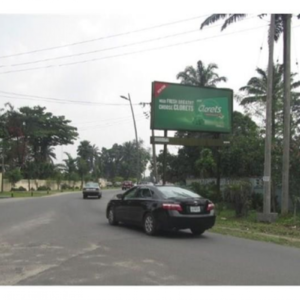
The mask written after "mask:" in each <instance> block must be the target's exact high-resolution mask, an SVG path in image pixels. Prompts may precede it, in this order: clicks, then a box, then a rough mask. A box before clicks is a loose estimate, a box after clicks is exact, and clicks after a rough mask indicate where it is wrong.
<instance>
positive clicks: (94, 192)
mask: <svg viewBox="0 0 300 300" xmlns="http://www.w3.org/2000/svg"><path fill="white" fill-rule="evenodd" d="M82 194H83V199H87V198H88V197H89V196H94V197H98V199H100V198H101V197H102V192H101V188H100V186H99V184H98V183H97V182H87V183H86V184H85V185H84V186H83V190H82Z"/></svg>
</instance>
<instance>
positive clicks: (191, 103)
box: [151, 81, 233, 133]
mask: <svg viewBox="0 0 300 300" xmlns="http://www.w3.org/2000/svg"><path fill="white" fill-rule="evenodd" d="M232 111H233V91H232V90H231V89H219V88H208V87H203V88H202V87H197V86H191V85H183V84H177V83H168V82H157V81H155V82H153V83H152V102H151V129H158V130H184V131H198V132H216V133H231V130H232Z"/></svg>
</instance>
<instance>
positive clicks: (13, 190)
mask: <svg viewBox="0 0 300 300" xmlns="http://www.w3.org/2000/svg"><path fill="white" fill-rule="evenodd" d="M10 191H11V192H26V191H27V190H26V189H25V188H24V187H22V186H20V187H18V188H14V187H13V188H11V190H10Z"/></svg>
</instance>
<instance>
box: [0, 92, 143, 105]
mask: <svg viewBox="0 0 300 300" xmlns="http://www.w3.org/2000/svg"><path fill="white" fill-rule="evenodd" d="M0 93H4V94H8V96H5V95H1V94H0V97H1V98H9V99H24V100H29V101H37V100H40V101H44V102H50V103H60V104H70V103H72V104H78V105H107V106H128V105H129V104H127V103H106V102H89V101H75V100H68V99H59V98H51V97H41V96H33V95H26V94H19V93H10V92H5V91H0ZM10 95H16V96H18V97H14V96H10ZM32 98H36V99H32ZM133 105H139V104H133Z"/></svg>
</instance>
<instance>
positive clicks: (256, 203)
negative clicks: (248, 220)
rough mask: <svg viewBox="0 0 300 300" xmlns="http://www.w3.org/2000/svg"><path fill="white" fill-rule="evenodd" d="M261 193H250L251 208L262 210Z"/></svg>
mask: <svg viewBox="0 0 300 300" xmlns="http://www.w3.org/2000/svg"><path fill="white" fill-rule="evenodd" d="M263 200H264V199H263V194H260V193H252V195H251V209H254V210H256V211H262V209H263Z"/></svg>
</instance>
